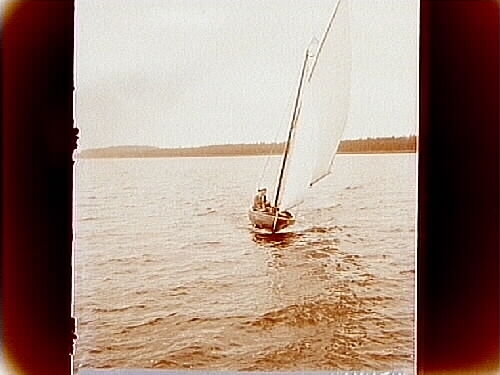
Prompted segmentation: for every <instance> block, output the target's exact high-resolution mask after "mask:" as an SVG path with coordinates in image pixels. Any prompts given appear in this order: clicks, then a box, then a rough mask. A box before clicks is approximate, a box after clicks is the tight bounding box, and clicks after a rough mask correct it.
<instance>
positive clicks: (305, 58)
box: [274, 51, 309, 207]
mask: <svg viewBox="0 0 500 375" xmlns="http://www.w3.org/2000/svg"><path fill="white" fill-rule="evenodd" d="M308 57H309V54H308V51H306V54H305V57H304V63H303V64H302V70H301V72H300V81H299V87H298V89H297V96H296V98H295V107H294V109H293V116H292V122H291V124H290V130H289V131H288V139H287V142H286V146H285V153H284V155H283V162H282V163H281V170H280V176H279V178H278V186H277V187H276V195H275V198H274V207H278V200H279V195H280V190H281V184H282V182H283V175H284V172H285V166H286V160H287V157H288V150H289V148H290V141H291V140H292V134H293V132H294V130H295V125H296V123H297V118H298V114H299V111H300V108H299V105H300V102H299V101H300V96H301V93H302V85H303V83H304V75H305V72H306V66H307V58H308Z"/></svg>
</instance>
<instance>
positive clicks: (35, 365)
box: [2, 0, 76, 375]
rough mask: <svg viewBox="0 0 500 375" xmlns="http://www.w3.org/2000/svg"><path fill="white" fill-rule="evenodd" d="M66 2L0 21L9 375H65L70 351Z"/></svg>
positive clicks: (69, 26) (19, 8) (18, 11)
mask: <svg viewBox="0 0 500 375" xmlns="http://www.w3.org/2000/svg"><path fill="white" fill-rule="evenodd" d="M73 9H74V8H73V2H72V1H60V0H59V1H17V2H9V3H8V5H7V9H6V13H5V15H4V17H3V19H2V68H3V69H2V125H3V126H2V239H3V242H2V249H3V253H2V263H3V264H2V289H3V293H2V313H3V316H2V321H3V337H2V341H3V342H2V348H3V350H4V353H3V355H4V360H5V361H9V362H10V363H11V365H14V366H15V368H16V369H17V371H16V372H15V373H19V374H54V375H56V374H67V373H69V369H70V352H71V346H72V338H71V334H70V332H71V320H70V312H71V311H70V301H71V246H72V223H71V222H72V218H71V212H72V208H71V206H72V202H71V197H72V152H73V148H74V147H75V146H76V142H75V140H76V137H75V136H76V132H75V131H74V129H73V118H72V117H73V103H72V92H73Z"/></svg>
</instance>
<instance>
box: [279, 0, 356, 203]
mask: <svg viewBox="0 0 500 375" xmlns="http://www.w3.org/2000/svg"><path fill="white" fill-rule="evenodd" d="M348 6H349V5H348V3H347V2H346V1H342V0H339V2H338V3H337V4H336V8H335V10H334V13H333V15H332V18H331V20H330V23H329V25H328V27H327V29H326V31H325V35H324V37H323V39H322V41H321V43H320V45H319V46H318V50H317V51H316V53H315V55H314V56H312V57H310V60H309V61H308V67H307V69H306V71H305V77H304V82H302V86H303V88H302V90H301V92H299V95H300V96H299V112H298V116H297V118H296V121H295V122H292V134H291V137H290V138H289V142H288V152H287V155H286V160H285V163H284V170H283V178H282V180H281V184H280V185H279V186H280V189H279V191H278V196H279V199H278V207H280V209H281V210H287V209H290V208H292V207H294V206H296V205H298V204H300V203H301V202H302V201H303V200H304V196H305V193H306V190H307V188H308V187H309V186H311V185H312V184H314V183H315V182H317V181H319V180H320V179H322V178H323V177H325V176H327V175H328V174H329V173H330V171H331V167H332V163H333V158H334V157H335V153H336V151H337V148H338V144H339V142H340V138H341V136H342V133H343V131H344V127H345V123H346V121H347V114H348V110H349V94H350V72H351V46H350V37H349V10H348Z"/></svg>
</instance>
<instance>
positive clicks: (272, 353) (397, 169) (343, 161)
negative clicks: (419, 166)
mask: <svg viewBox="0 0 500 375" xmlns="http://www.w3.org/2000/svg"><path fill="white" fill-rule="evenodd" d="M266 160H268V158H267V157H233V158H167V159H100V160H90V159H85V160H79V161H78V162H77V167H76V193H75V224H74V225H75V237H76V241H75V264H76V270H75V313H76V315H77V317H78V334H79V339H78V342H77V351H76V356H75V368H76V369H78V368H165V369H211V370H265V371H268V370H269V371H270V370H286V371H291V370H405V371H407V372H413V366H414V351H415V344H414V337H415V335H414V323H415V322H414V319H415V311H414V307H415V302H414V301H415V290H414V288H415V235H416V233H415V218H416V181H417V179H416V155H415V154H377V155H338V156H337V158H336V160H335V164H334V173H333V174H332V175H331V176H330V177H328V178H327V179H325V180H323V181H322V182H320V183H319V184H318V185H317V186H315V187H314V188H313V189H312V190H311V191H310V194H309V195H308V198H307V200H306V201H305V202H304V204H303V205H301V206H300V208H299V210H298V211H297V212H296V215H297V224H296V225H295V226H293V227H290V228H288V229H286V230H285V232H284V233H279V234H275V235H266V234H263V233H258V232H254V231H253V230H252V227H251V225H250V223H249V221H248V217H247V210H248V208H249V205H250V203H251V201H252V197H253V194H254V191H255V188H256V183H257V180H258V179H259V177H260V174H261V172H262V169H263V167H264V165H266ZM278 163H279V158H277V157H272V158H270V159H269V163H268V164H267V165H268V168H267V170H268V171H273V170H274V169H275V168H276V167H277V165H278ZM271 175H272V174H270V176H271ZM266 178H267V175H266V177H265V178H264V180H266ZM267 181H268V184H267V187H268V188H271V187H272V184H271V183H270V182H271V181H272V180H271V179H267Z"/></svg>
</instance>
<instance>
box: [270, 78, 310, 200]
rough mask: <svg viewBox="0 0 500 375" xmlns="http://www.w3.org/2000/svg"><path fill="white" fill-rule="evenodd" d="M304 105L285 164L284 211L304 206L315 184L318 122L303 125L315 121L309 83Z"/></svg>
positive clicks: (282, 196) (282, 191)
mask: <svg viewBox="0 0 500 375" xmlns="http://www.w3.org/2000/svg"><path fill="white" fill-rule="evenodd" d="M302 98H303V100H302V103H301V105H300V109H299V113H298V117H297V122H296V123H295V126H294V128H293V130H292V131H293V133H292V136H291V139H290V141H289V149H288V158H287V160H286V163H285V169H284V172H283V179H282V184H281V191H280V195H279V197H280V198H279V200H278V207H280V208H281V209H282V210H287V209H289V208H292V207H295V206H297V205H298V204H300V203H302V201H303V200H304V195H305V192H306V188H307V186H308V185H309V183H310V182H311V178H312V168H311V166H312V165H314V162H315V157H316V154H315V150H314V148H313V147H311V145H312V141H313V140H314V129H313V125H314V122H312V121H303V119H308V118H312V117H313V116H314V110H313V108H312V106H313V103H314V102H313V101H312V100H311V99H312V92H311V90H310V88H309V84H308V83H306V82H305V83H304V87H303V94H302Z"/></svg>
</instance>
